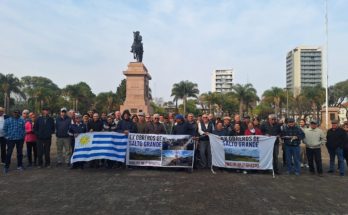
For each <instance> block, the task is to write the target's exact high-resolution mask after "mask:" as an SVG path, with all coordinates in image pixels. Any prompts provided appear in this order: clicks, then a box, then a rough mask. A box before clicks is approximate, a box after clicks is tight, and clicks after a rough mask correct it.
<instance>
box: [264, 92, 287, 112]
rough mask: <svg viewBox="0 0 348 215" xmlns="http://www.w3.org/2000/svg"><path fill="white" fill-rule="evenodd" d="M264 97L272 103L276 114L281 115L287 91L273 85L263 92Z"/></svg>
mask: <svg viewBox="0 0 348 215" xmlns="http://www.w3.org/2000/svg"><path fill="white" fill-rule="evenodd" d="M262 97H263V99H264V100H265V101H266V102H267V103H270V104H272V106H273V107H274V112H275V114H276V115H277V116H279V115H280V114H281V113H280V109H281V106H282V104H283V103H284V102H285V101H286V93H285V92H284V90H283V89H282V88H279V87H272V88H271V89H269V90H266V91H265V92H264V93H263V94H262Z"/></svg>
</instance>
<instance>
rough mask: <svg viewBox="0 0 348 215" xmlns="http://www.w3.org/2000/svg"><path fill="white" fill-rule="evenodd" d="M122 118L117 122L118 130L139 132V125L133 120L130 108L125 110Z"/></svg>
mask: <svg viewBox="0 0 348 215" xmlns="http://www.w3.org/2000/svg"><path fill="white" fill-rule="evenodd" d="M121 118H122V120H121V121H119V123H118V124H117V128H116V132H119V133H124V134H126V135H128V134H129V133H138V128H137V125H136V124H135V123H134V122H133V121H132V120H131V118H130V112H129V110H124V111H123V113H122V116H121Z"/></svg>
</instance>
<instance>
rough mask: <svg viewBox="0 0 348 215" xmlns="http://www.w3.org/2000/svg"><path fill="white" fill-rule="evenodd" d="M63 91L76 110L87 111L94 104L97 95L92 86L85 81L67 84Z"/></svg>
mask: <svg viewBox="0 0 348 215" xmlns="http://www.w3.org/2000/svg"><path fill="white" fill-rule="evenodd" d="M63 93H64V94H65V95H66V96H67V98H68V100H69V101H71V102H72V109H74V110H75V111H78V112H82V113H84V112H87V111H88V110H89V109H90V108H91V107H92V106H93V104H94V98H95V95H94V94H93V92H92V90H91V87H90V86H89V85H88V84H87V83H85V82H80V83H77V84H73V85H67V86H66V87H65V88H64V89H63Z"/></svg>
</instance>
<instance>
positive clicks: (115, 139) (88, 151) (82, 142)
mask: <svg viewBox="0 0 348 215" xmlns="http://www.w3.org/2000/svg"><path fill="white" fill-rule="evenodd" d="M127 143H128V137H127V136H126V135H124V134H120V133H115V132H91V133H84V134H80V135H79V136H78V137H76V138H75V149H74V153H73V155H72V156H71V163H74V162H77V161H91V160H95V159H108V160H114V161H120V162H125V158H126V151H127Z"/></svg>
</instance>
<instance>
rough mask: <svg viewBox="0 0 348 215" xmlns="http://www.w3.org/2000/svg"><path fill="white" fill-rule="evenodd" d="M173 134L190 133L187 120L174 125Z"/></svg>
mask: <svg viewBox="0 0 348 215" xmlns="http://www.w3.org/2000/svg"><path fill="white" fill-rule="evenodd" d="M173 134H181V135H192V132H191V125H189V123H187V122H180V123H177V124H176V125H174V127H173Z"/></svg>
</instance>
